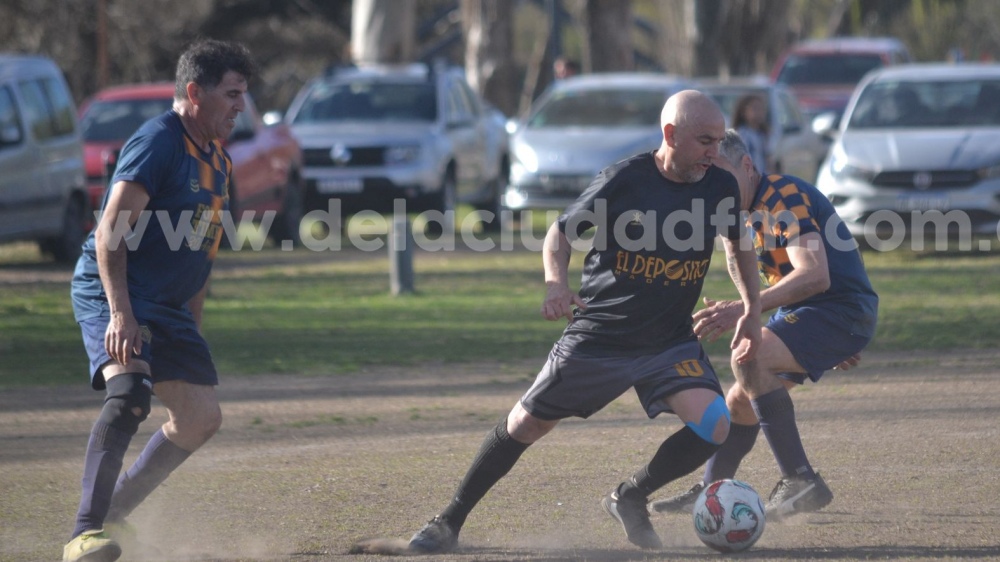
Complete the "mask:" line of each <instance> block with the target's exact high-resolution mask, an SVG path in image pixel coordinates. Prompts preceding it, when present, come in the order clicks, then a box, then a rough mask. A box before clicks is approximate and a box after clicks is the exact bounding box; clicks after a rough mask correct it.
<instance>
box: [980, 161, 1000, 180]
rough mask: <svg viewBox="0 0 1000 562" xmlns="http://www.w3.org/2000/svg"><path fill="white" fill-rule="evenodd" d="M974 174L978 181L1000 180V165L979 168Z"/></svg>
mask: <svg viewBox="0 0 1000 562" xmlns="http://www.w3.org/2000/svg"><path fill="white" fill-rule="evenodd" d="M976 173H977V174H978V175H979V179H983V180H988V179H993V178H1000V164H996V165H993V166H987V167H985V168H979V169H978V170H976Z"/></svg>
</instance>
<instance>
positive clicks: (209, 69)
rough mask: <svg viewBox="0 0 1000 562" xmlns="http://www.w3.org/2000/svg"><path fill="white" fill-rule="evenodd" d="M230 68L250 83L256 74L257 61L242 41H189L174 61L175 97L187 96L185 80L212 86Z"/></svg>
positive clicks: (217, 82)
mask: <svg viewBox="0 0 1000 562" xmlns="http://www.w3.org/2000/svg"><path fill="white" fill-rule="evenodd" d="M230 70H232V71H234V72H237V73H239V74H240V75H242V76H243V77H244V78H246V80H247V81H248V82H249V81H250V79H251V78H253V76H254V75H255V74H256V73H257V63H256V62H254V60H253V57H252V56H250V50H249V49H247V48H246V46H245V45H243V44H242V43H236V42H228V41H217V40H215V39H203V40H199V41H196V42H194V43H192V44H191V46H189V47H188V48H187V50H186V51H184V53H183V54H181V56H180V58H179V59H178V60H177V75H176V78H175V80H174V97H175V98H177V99H187V85H188V82H194V83H195V84H198V85H199V86H202V87H204V88H214V87H216V86H218V85H219V83H220V82H222V77H223V75H225V74H226V73H227V72H229V71H230Z"/></svg>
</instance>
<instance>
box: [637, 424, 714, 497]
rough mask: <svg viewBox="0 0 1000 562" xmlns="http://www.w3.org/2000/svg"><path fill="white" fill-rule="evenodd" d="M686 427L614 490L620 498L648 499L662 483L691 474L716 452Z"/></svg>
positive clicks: (712, 445) (672, 436) (669, 438)
mask: <svg viewBox="0 0 1000 562" xmlns="http://www.w3.org/2000/svg"><path fill="white" fill-rule="evenodd" d="M718 448H719V446H718V445H716V444H715V443H709V442H708V441H705V440H704V439H702V438H701V437H698V434H696V433H695V432H694V430H692V429H691V428H690V427H688V426H684V427H683V428H681V429H680V430H679V431H677V433H674V434H673V435H671V436H670V437H668V438H667V440H666V441H664V442H663V444H662V445H660V449H659V450H658V451H656V454H655V455H653V459H652V460H651V461H649V464H647V465H646V466H644V467H643V468H641V469H639V471H638V472H636V473H635V474H633V475H632V477H631V478H629V479H628V480H626V481H625V482H624V483H622V484H621V485H620V486H619V487H618V493H619V495H620V496H625V495H631V494H639V495H641V496H642V497H648V496H649V495H650V494H652V493H653V492H655V491H656V490H658V489H660V488H661V487H662V486H663V485H664V484H666V483H668V482H673V481H674V480H677V479H678V478H680V477H682V476H685V475H687V474H691V473H692V472H694V471H695V469H696V468H698V467H699V466H701V465H703V464H705V461H706V460H708V458H709V457H711V456H712V454H713V453H715V451H716V450H718Z"/></svg>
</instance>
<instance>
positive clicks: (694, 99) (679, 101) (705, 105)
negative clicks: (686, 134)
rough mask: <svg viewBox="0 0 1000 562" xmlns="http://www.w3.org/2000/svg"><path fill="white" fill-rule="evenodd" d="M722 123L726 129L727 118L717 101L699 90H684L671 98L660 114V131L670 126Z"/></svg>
mask: <svg viewBox="0 0 1000 562" xmlns="http://www.w3.org/2000/svg"><path fill="white" fill-rule="evenodd" d="M713 121H718V122H721V123H722V124H723V125H722V126H723V127H725V122H726V117H725V115H723V114H722V109H721V108H719V104H717V103H715V100H713V99H712V98H710V97H708V96H707V95H705V94H703V93H701V92H699V91H698V90H683V91H680V92H677V93H676V94H674V95H672V96H670V98H668V99H667V103H665V104H663V111H661V112H660V129H663V128H664V127H666V126H667V125H668V124H669V125H673V126H674V127H684V126H686V125H687V124H688V123H711V122H713Z"/></svg>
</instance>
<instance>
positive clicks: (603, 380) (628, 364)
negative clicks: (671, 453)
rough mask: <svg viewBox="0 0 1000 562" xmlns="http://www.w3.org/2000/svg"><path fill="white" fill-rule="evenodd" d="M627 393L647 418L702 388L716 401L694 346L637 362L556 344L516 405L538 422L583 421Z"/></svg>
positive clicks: (713, 380)
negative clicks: (632, 394) (631, 392)
mask: <svg viewBox="0 0 1000 562" xmlns="http://www.w3.org/2000/svg"><path fill="white" fill-rule="evenodd" d="M631 387H635V392H636V394H637V395H638V396H639V401H640V402H641V403H642V407H643V409H644V410H645V411H646V415H647V416H649V417H650V418H654V417H656V416H657V415H659V414H661V413H664V412H670V411H671V410H670V408H669V407H668V406H667V405H666V403H664V402H663V399H664V398H666V397H667V396H670V395H671V394H675V393H677V392H680V391H681V390H686V389H689V388H708V389H711V390H714V391H715V392H716V393H718V394H719V395H720V396H722V386H721V385H720V384H719V378H718V376H716V374H715V369H713V368H712V364H711V363H709V361H708V356H707V355H706V354H705V350H704V349H702V347H701V344H700V343H698V342H697V341H686V342H683V343H680V344H678V345H675V346H674V347H671V348H670V349H667V350H666V351H664V352H662V353H659V354H657V355H642V356H639V357H595V356H592V355H585V354H582V353H579V352H576V351H568V350H566V349H565V348H563V347H562V346H561V345H560V344H559V343H558V342H556V344H555V345H554V346H553V347H552V351H550V352H549V359H548V361H546V362H545V366H543V367H542V370H541V372H539V373H538V377H537V378H535V382H534V384H532V385H531V388H529V389H528V392H526V393H525V394H524V396H522V397H521V405H522V406H523V407H524V409H525V410H527V411H528V413H530V414H531V415H533V416H535V417H536V418H541V419H543V420H560V419H563V418H568V417H571V416H576V417H580V418H587V417H590V416H591V415H592V414H593V413H594V412H597V411H598V410H600V409H601V408H604V407H605V406H607V405H608V404H610V403H611V402H612V401H614V400H615V398H618V397H619V396H621V395H622V394H624V393H625V391H626V390H628V389H629V388H631Z"/></svg>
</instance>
